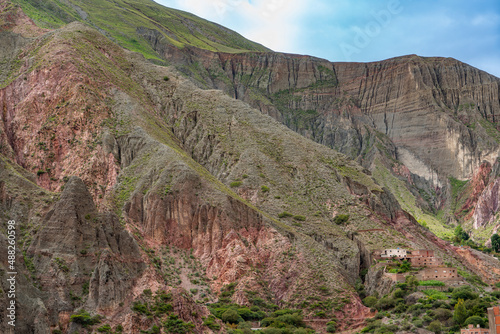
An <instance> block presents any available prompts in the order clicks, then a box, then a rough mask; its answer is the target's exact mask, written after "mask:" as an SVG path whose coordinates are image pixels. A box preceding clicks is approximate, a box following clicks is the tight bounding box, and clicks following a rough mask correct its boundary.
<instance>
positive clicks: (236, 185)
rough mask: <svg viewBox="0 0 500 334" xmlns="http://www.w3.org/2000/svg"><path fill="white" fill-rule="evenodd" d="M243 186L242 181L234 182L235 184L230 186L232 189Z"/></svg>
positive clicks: (232, 183)
mask: <svg viewBox="0 0 500 334" xmlns="http://www.w3.org/2000/svg"><path fill="white" fill-rule="evenodd" d="M242 184H243V182H241V181H234V182H231V183H230V184H229V186H230V187H231V188H237V187H239V186H241V185H242Z"/></svg>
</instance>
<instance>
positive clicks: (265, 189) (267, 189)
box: [260, 186, 269, 193]
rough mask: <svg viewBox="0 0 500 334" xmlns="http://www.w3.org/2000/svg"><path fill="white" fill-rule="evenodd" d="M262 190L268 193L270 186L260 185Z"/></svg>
mask: <svg viewBox="0 0 500 334" xmlns="http://www.w3.org/2000/svg"><path fill="white" fill-rule="evenodd" d="M260 190H262V192H263V193H267V192H268V191H269V187H267V186H262V187H260Z"/></svg>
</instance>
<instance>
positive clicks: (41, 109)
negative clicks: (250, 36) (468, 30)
mask: <svg viewBox="0 0 500 334" xmlns="http://www.w3.org/2000/svg"><path fill="white" fill-rule="evenodd" d="M0 13H1V14H0V45H2V48H0V50H1V51H0V58H1V59H0V80H1V81H0V109H1V110H2V117H1V122H0V130H1V132H0V153H1V162H0V175H1V178H0V194H1V196H0V219H1V221H2V222H4V223H2V224H4V225H2V226H3V227H2V234H0V235H1V237H0V249H1V251H2V254H7V253H8V245H9V244H8V240H9V239H8V238H7V222H8V221H12V220H14V221H16V223H17V227H16V232H17V234H16V236H17V239H16V242H17V244H16V246H17V253H16V254H17V261H16V263H15V265H16V270H17V271H18V274H17V278H18V281H17V283H16V284H18V299H17V302H18V307H19V308H18V313H17V315H18V316H17V326H16V333H17V332H19V333H50V332H52V333H60V332H64V333H75V332H80V333H83V332H91V331H93V330H94V331H95V330H98V328H99V331H101V332H105V331H108V332H111V331H112V332H120V331H122V332H125V333H138V332H140V331H145V332H149V333H154V332H158V331H160V328H162V331H163V332H169V331H170V332H189V331H191V332H195V333H212V332H227V331H229V330H231V329H227V328H226V326H225V325H224V324H223V321H222V320H224V322H228V321H226V320H228V319H229V322H230V315H231V311H230V310H233V309H236V310H237V314H236V317H237V318H238V317H241V318H242V319H243V317H244V319H245V320H256V319H258V320H262V321H264V318H266V319H272V320H267V321H277V322H280V321H281V322H282V323H283V324H284V325H283V326H285V325H290V324H291V323H292V324H293V325H294V326H295V327H304V326H305V325H308V326H310V327H313V328H315V329H316V330H317V331H319V332H324V331H325V330H326V328H327V323H328V326H329V328H330V329H332V328H335V330H343V329H349V328H359V327H360V326H364V325H366V319H367V318H369V317H371V316H373V315H374V313H373V310H370V308H368V307H366V306H365V305H364V304H363V303H362V302H361V297H363V296H364V295H366V293H369V294H380V296H382V295H384V294H387V293H389V291H390V288H391V287H392V285H393V284H392V283H391V281H389V280H387V279H386V278H383V277H382V270H381V269H380V267H378V266H373V265H372V264H373V263H374V259H373V255H372V254H373V252H374V251H376V250H380V249H385V248H394V247H400V248H408V249H429V250H434V251H435V252H436V254H437V255H438V256H440V257H441V258H443V259H444V260H445V261H446V262H449V263H450V265H453V266H456V267H457V268H458V269H459V270H460V273H461V274H462V275H463V276H464V277H466V278H467V279H468V280H469V282H470V283H472V284H476V285H478V286H479V287H480V288H482V286H483V285H484V284H485V285H488V284H489V285H492V284H494V283H496V282H498V281H499V280H500V266H499V264H498V261H497V260H496V259H495V258H494V257H491V256H488V255H486V254H484V253H481V252H479V251H477V250H474V249H464V248H460V247H457V246H454V245H452V244H451V243H449V242H447V241H443V240H441V239H439V238H438V237H436V236H435V235H433V234H432V233H431V232H430V231H429V230H428V229H426V228H425V227H423V226H421V224H419V222H418V221H417V220H422V219H424V220H425V221H426V222H428V224H429V225H430V227H431V228H432V229H435V230H436V231H437V230H440V231H443V232H442V233H443V234H446V233H448V229H447V226H446V225H443V224H442V222H441V221H440V219H439V218H438V217H437V216H436V215H435V212H436V211H437V210H438V209H442V208H445V209H446V210H447V212H446V214H448V216H449V217H456V215H454V213H455V211H456V210H455V209H456V208H457V207H458V204H457V203H462V202H464V205H465V201H464V200H463V199H462V198H463V196H465V195H464V194H471V193H474V194H475V195H474V196H467V198H472V199H473V201H472V202H470V203H469V202H467V203H468V204H467V205H469V206H470V207H474V208H476V207H477V208H478V209H477V210H476V211H474V212H475V214H476V212H477V213H479V212H481V214H483V216H482V217H487V215H488V213H489V212H490V211H488V210H489V208H490V207H491V205H492V204H491V203H492V202H493V207H494V204H495V203H496V202H495V200H494V198H496V197H495V191H497V188H498V187H496V183H495V181H494V180H495V175H496V174H495V173H497V172H496V170H497V169H496V168H497V167H496V166H497V165H496V162H495V161H494V160H492V158H491V159H490V158H489V157H488V155H487V154H484V152H486V151H484V150H486V149H488V150H489V151H487V152H491V154H490V155H491V156H494V155H493V152H496V151H495V150H496V146H495V145H497V144H496V141H495V137H494V135H495V132H494V131H496V130H494V124H495V123H494V122H495V119H494V117H495V115H496V110H497V109H496V108H497V106H498V79H497V78H495V77H492V76H490V75H487V74H486V73H484V72H480V71H479V70H476V69H473V68H470V67H468V66H467V65H464V64H461V63H459V62H457V61H454V60H448V59H426V58H420V57H416V56H410V57H403V58H397V59H392V60H387V61H384V62H380V63H373V64H338V63H330V62H328V61H326V60H321V59H318V58H313V57H309V56H296V55H286V54H279V53H273V52H271V51H270V50H268V49H266V48H264V47H262V46H260V45H258V44H255V43H253V42H250V41H247V40H245V39H244V38H243V37H241V36H240V35H238V34H236V33H234V32H231V31H229V30H227V29H225V28H223V27H220V26H218V25H215V24H213V23H210V22H207V21H204V20H202V19H200V18H197V17H195V16H193V15H191V14H188V13H184V12H179V11H175V10H171V9H166V8H164V7H162V6H159V5H156V4H155V3H153V2H150V1H121V0H116V1H113V2H111V1H97V0H96V1H85V2H83V1H82V2H80V1H74V0H68V1H60V2H59V1H44V2H41V1H24V0H15V1H8V0H1V1H0ZM103 13H104V14H105V15H106V16H105V17H101V16H100V15H102V14H103ZM35 22H36V24H35ZM132 40H135V41H136V42H132ZM124 47H125V48H124ZM127 49H128V50H127ZM136 51H139V52H140V53H138V52H136ZM166 64H169V65H170V66H164V65H166ZM452 69H454V70H452ZM447 72H449V73H448V74H447V75H445V73H447ZM438 74H439V75H438ZM437 85H439V86H440V87H441V88H440V90H439V92H440V93H439V92H438V91H435V87H436V86H437ZM495 85H496V86H495ZM396 87H398V88H397V89H396ZM495 87H496V89H497V90H496V91H495V89H494V88H495ZM495 94H496V95H495ZM495 99H496V100H495ZM470 101H473V102H470ZM445 102H446V103H448V104H446V103H445ZM457 103H458V108H455V109H454V106H455V104H457ZM465 103H468V104H467V106H465V107H463V105H465ZM472 103H474V106H473V105H472ZM495 103H496V104H495ZM460 106H462V107H460ZM445 107H447V108H449V110H448V109H446V110H444V108H445ZM439 108H441V109H439ZM474 108H476V109H474ZM387 110H392V111H391V112H388V111H387ZM438 112H439V113H438ZM425 113H426V114H428V115H434V114H436V115H439V116H440V117H441V118H435V119H436V120H441V121H440V122H436V121H432V122H431V121H430V122H429V123H425V124H424V123H421V122H419V121H418V118H417V116H418V115H419V114H425ZM464 115H465V116H466V115H469V116H468V117H469V118H467V121H465V119H464V117H465V116H464ZM433 117H434V116H433ZM436 117H437V116H436ZM430 119H431V120H433V118H430ZM486 119H490V121H488V122H487V123H485V120H486ZM412 120H413V121H412ZM466 122H468V123H467V124H466ZM282 123H284V124H282ZM472 124H475V125H474V126H473V125H472ZM487 124H489V127H488V125H487ZM285 125H286V126H285ZM467 125H469V126H467ZM410 130H411V131H410ZM441 131H449V132H450V133H452V132H453V131H455V132H456V137H450V138H451V139H450V140H449V144H450V146H453V145H455V146H454V147H459V148H460V149H462V150H465V149H468V150H472V151H473V152H474V153H473V154H472V153H471V154H466V155H465V156H462V158H461V160H462V162H463V164H461V163H460V161H458V160H460V159H457V158H456V157H455V156H453V155H452V154H451V153H450V155H449V156H447V158H446V159H443V160H446V161H439V159H434V158H433V157H438V156H440V154H442V153H440V152H445V151H446V150H447V149H448V150H450V152H454V151H452V149H451V148H449V147H448V146H444V145H443V143H441V139H442V133H441ZM455 132H453V133H455ZM445 133H446V132H445ZM467 133H468V134H469V137H467V138H469V139H470V140H469V141H465V139H463V138H466V134H467ZM431 134H435V137H434V138H433V137H431V136H430V135H431ZM450 136H451V135H450ZM428 137H431V138H428ZM311 139H312V140H311ZM416 139H419V141H418V142H415V140H416ZM422 139H426V140H427V139H428V141H427V142H425V141H424V142H422ZM452 139H453V140H452ZM315 141H316V142H315ZM424 143H425V144H424ZM426 145H427V146H426ZM426 148H427V149H428V150H430V148H432V150H430V151H431V152H427V151H426ZM335 149H336V150H335ZM403 149H406V151H404V150H403ZM433 150H435V151H433ZM339 151H340V152H339ZM402 152H407V153H402ZM457 152H458V151H457ZM467 152H469V151H467ZM405 154H406V155H405ZM432 154H434V156H433V155H432ZM419 157H420V158H419ZM425 157H427V158H429V161H430V162H428V160H425V159H427V158H425ZM353 159H355V160H357V161H355V160H353ZM419 159H420V160H419ZM488 159H489V161H486V162H483V160H488ZM435 160H436V161H435ZM479 165H481V167H480V168H477V167H478V166H479ZM415 166H416V167H415ZM422 166H423V167H422ZM450 166H451V167H453V168H455V169H449V174H447V172H446V171H447V170H448V169H447V168H451V167H450ZM464 166H466V167H467V168H471V171H472V172H473V173H472V174H473V175H474V176H473V177H472V174H471V175H469V174H470V173H469V172H468V169H467V168H465V167H464ZM419 168H421V169H419ZM425 168H429V169H430V170H431V173H430V175H431V176H430V177H428V176H429V175H428V174H426V172H427V170H426V169H425ZM422 170H423V172H422ZM467 173H469V174H467ZM449 177H453V178H449ZM468 177H472V181H470V182H469V183H467V184H466V185H463V184H461V183H458V186H459V187H458V186H456V187H455V188H453V187H452V186H451V185H449V183H450V182H451V183H452V185H453V184H454V183H457V182H459V181H460V180H463V179H466V178H468ZM450 180H451V181H450ZM425 194H427V195H425ZM488 196H489V197H488ZM488 199H490V200H489V201H488ZM476 201H477V203H479V204H477V205H475V203H476ZM412 210H413V211H412ZM493 211H494V210H493ZM415 218H417V219H415ZM483 219H486V218H483ZM431 222H432V224H431ZM464 226H466V225H464ZM0 266H1V268H2V272H1V274H0V275H1V276H2V281H1V282H2V283H1V284H2V290H3V291H8V290H9V286H8V285H7V281H6V278H7V277H6V276H7V273H8V272H9V271H10V270H8V262H7V261H6V260H4V261H2V263H1V265H0ZM362 283H365V285H363V284H362ZM360 296H361V297H360ZM0 298H1V299H2V304H3V305H7V303H9V302H10V301H9V297H8V296H7V294H3V295H2V296H1V297H0ZM247 310H248V311H247ZM297 310H300V313H301V314H298V313H297V312H299V311H297ZM2 312H3V313H2V318H1V319H2V320H0V324H1V326H2V328H9V327H8V324H7V323H6V322H7V320H6V319H8V318H7V310H6V309H5V308H4V309H3V310H2ZM224 314H226V315H225V316H224ZM302 319H304V320H302ZM237 320H238V319H237ZM398 321H399V322H398V323H402V322H401V321H402V320H401V319H399V320H398ZM98 322H99V324H97V323H98ZM235 322H237V321H235ZM106 326H109V328H108V327H106ZM410 327H411V325H410ZM413 327H416V326H413ZM413 327H411V328H413ZM120 328H122V329H120ZM241 330H244V329H241ZM290 330H291V329H290ZM303 330H305V329H303ZM295 332H296V333H298V332H300V330H299V329H297V330H296V331H295Z"/></svg>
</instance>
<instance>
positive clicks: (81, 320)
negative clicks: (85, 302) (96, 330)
mask: <svg viewBox="0 0 500 334" xmlns="http://www.w3.org/2000/svg"><path fill="white" fill-rule="evenodd" d="M70 321H71V322H74V323H77V324H80V325H82V326H83V327H87V326H92V325H96V324H98V323H100V322H101V316H100V315H95V316H91V315H90V313H89V312H87V311H85V310H83V309H82V310H80V311H78V312H77V313H76V314H73V315H71V317H70Z"/></svg>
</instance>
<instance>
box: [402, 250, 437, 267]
mask: <svg viewBox="0 0 500 334" xmlns="http://www.w3.org/2000/svg"><path fill="white" fill-rule="evenodd" d="M418 252H421V251H418ZM431 252H432V255H430V256H423V255H416V254H415V252H412V253H411V255H408V259H409V260H410V263H411V266H412V267H439V266H442V265H443V260H441V258H439V257H434V251H431Z"/></svg>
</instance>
